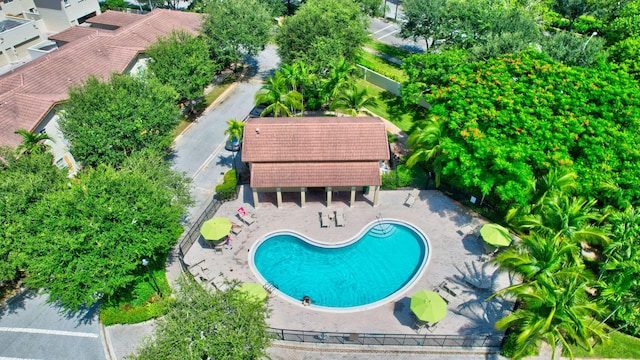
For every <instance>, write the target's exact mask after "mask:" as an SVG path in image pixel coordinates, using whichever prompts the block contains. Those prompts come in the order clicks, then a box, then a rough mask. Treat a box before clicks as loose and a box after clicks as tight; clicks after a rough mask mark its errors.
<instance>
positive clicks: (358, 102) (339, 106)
mask: <svg viewBox="0 0 640 360" xmlns="http://www.w3.org/2000/svg"><path fill="white" fill-rule="evenodd" d="M375 103H376V99H375V98H374V97H372V96H369V92H368V91H367V88H364V87H363V88H362V89H358V86H357V85H355V84H351V86H349V87H341V90H340V92H339V93H338V95H337V96H336V98H335V99H334V100H333V102H332V103H331V107H330V108H331V110H334V111H335V110H338V111H340V112H343V113H345V114H347V115H351V116H358V114H359V113H360V111H362V109H363V108H365V107H367V106H372V105H374V104H375Z"/></svg>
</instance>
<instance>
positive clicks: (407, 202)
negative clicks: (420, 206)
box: [404, 193, 416, 207]
mask: <svg viewBox="0 0 640 360" xmlns="http://www.w3.org/2000/svg"><path fill="white" fill-rule="evenodd" d="M415 202H416V197H415V196H413V194H411V193H410V194H408V195H407V199H406V200H405V201H404V206H407V207H413V204H414V203H415Z"/></svg>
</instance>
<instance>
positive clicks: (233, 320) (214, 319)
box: [136, 278, 270, 360]
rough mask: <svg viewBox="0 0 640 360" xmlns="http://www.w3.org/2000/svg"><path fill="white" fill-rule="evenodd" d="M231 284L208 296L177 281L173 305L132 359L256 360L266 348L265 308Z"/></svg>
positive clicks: (195, 286) (189, 283)
mask: <svg viewBox="0 0 640 360" xmlns="http://www.w3.org/2000/svg"><path fill="white" fill-rule="evenodd" d="M236 287H237V284H231V286H230V288H229V289H228V290H225V291H215V292H211V291H209V290H206V289H204V288H203V287H202V286H201V285H200V284H197V283H195V282H194V281H193V280H188V279H185V278H182V279H180V280H179V290H178V292H177V297H176V301H175V302H174V303H173V304H172V306H171V309H170V310H169V313H168V314H167V315H166V316H165V317H164V318H163V319H162V320H160V321H159V323H158V325H157V327H156V329H155V332H154V335H153V337H152V338H147V339H146V342H145V343H144V345H143V346H142V348H141V349H139V350H138V355H137V356H136V359H180V360H182V359H194V360H195V359H229V360H236V359H246V360H251V359H259V358H263V357H264V356H266V353H265V350H266V348H267V347H268V346H269V344H270V338H269V334H268V333H267V323H266V317H267V316H268V315H269V311H268V310H267V307H266V304H265V303H264V302H262V301H257V300H253V299H251V298H247V296H246V295H244V294H243V293H241V292H239V291H238V290H236Z"/></svg>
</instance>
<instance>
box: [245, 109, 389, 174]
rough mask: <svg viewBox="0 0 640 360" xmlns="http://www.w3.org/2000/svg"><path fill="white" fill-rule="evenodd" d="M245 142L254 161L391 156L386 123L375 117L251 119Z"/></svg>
mask: <svg viewBox="0 0 640 360" xmlns="http://www.w3.org/2000/svg"><path fill="white" fill-rule="evenodd" d="M242 142H243V145H242V147H243V149H242V161H244V162H252V163H255V162H287V161H363V160H376V161H377V160H386V159H389V145H388V143H387V132H386V130H385V126H384V122H383V121H382V120H380V119H378V118H372V117H308V118H307V117H305V118H277V119H274V118H255V119H249V120H247V122H246V123H245V127H244V135H243V140H242Z"/></svg>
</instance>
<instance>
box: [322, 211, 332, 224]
mask: <svg viewBox="0 0 640 360" xmlns="http://www.w3.org/2000/svg"><path fill="white" fill-rule="evenodd" d="M330 223H331V220H330V219H329V215H327V214H325V213H324V212H323V211H321V212H320V227H329V224H330Z"/></svg>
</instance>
